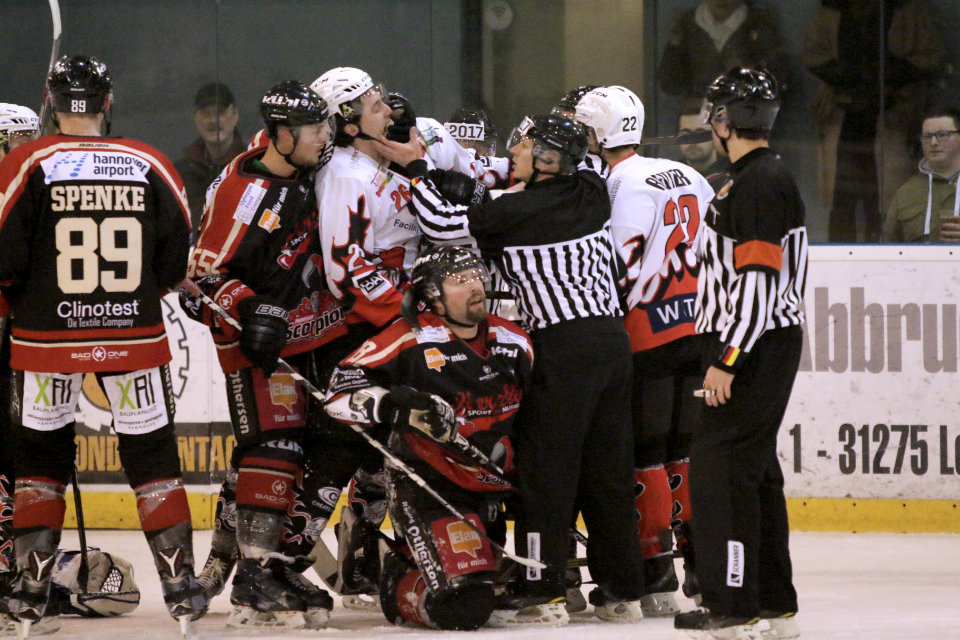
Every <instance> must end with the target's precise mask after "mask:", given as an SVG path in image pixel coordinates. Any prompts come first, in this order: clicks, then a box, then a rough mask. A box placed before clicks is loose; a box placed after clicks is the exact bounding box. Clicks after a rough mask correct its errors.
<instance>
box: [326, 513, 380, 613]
mask: <svg viewBox="0 0 960 640" xmlns="http://www.w3.org/2000/svg"><path fill="white" fill-rule="evenodd" d="M334 532H335V533H336V535H337V575H338V578H337V584H336V587H337V592H338V593H340V594H342V595H370V594H375V593H376V592H377V584H378V582H379V579H380V561H381V555H382V550H381V549H380V544H379V542H380V541H379V535H378V532H377V530H376V529H374V527H373V525H371V524H370V523H369V522H367V521H366V520H364V519H363V518H360V517H359V516H357V514H356V513H355V512H354V511H353V509H351V508H350V507H344V508H343V509H342V510H341V512H340V522H338V523H337V525H336V527H335V528H334Z"/></svg>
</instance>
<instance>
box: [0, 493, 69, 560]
mask: <svg viewBox="0 0 960 640" xmlns="http://www.w3.org/2000/svg"><path fill="white" fill-rule="evenodd" d="M65 493H66V486H64V485H63V484H60V483H59V482H56V481H55V480H51V479H50V478H41V477H33V478H20V479H18V480H17V482H16V490H15V492H14V497H13V526H14V531H15V532H16V542H17V555H18V556H20V555H23V554H22V553H21V551H20V544H19V543H20V541H21V538H22V537H23V535H24V534H26V533H27V532H29V531H31V530H38V529H48V530H51V531H55V532H56V536H55V537H56V542H55V543H54V545H53V550H54V551H56V548H57V545H58V544H59V543H60V531H61V530H62V529H63V516H64V513H66V510H67V502H66V500H65V499H64V494H65ZM23 553H25V551H24V552H23Z"/></svg>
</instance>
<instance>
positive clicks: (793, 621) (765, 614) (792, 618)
mask: <svg viewBox="0 0 960 640" xmlns="http://www.w3.org/2000/svg"><path fill="white" fill-rule="evenodd" d="M796 615H797V614H796V613H794V612H788V613H779V614H778V613H775V612H772V611H761V612H760V622H758V623H757V626H758V627H759V628H760V636H761V637H762V638H763V640H793V638H799V637H800V625H798V624H797V618H796Z"/></svg>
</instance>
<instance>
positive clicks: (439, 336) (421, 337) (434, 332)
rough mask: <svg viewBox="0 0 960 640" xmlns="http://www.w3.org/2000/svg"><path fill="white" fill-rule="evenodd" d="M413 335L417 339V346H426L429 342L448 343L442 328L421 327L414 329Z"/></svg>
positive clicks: (445, 332) (445, 331)
mask: <svg viewBox="0 0 960 640" xmlns="http://www.w3.org/2000/svg"><path fill="white" fill-rule="evenodd" d="M413 335H415V336H416V337H417V344H427V343H430V342H449V341H450V336H449V335H447V330H446V329H444V328H443V327H431V326H427V327H421V328H420V329H415V330H414V332H413Z"/></svg>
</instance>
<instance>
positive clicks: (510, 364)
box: [327, 313, 533, 492]
mask: <svg viewBox="0 0 960 640" xmlns="http://www.w3.org/2000/svg"><path fill="white" fill-rule="evenodd" d="M420 325H421V326H420V327H419V328H416V329H415V328H414V327H412V326H411V325H410V323H409V322H407V321H406V320H403V319H400V320H397V321H395V322H394V323H393V324H391V325H390V326H389V327H387V329H385V330H384V331H382V332H381V333H379V334H377V335H376V336H374V337H373V338H371V339H369V340H367V341H366V342H365V343H363V344H362V345H361V346H360V347H359V348H358V349H357V350H356V351H354V352H353V353H352V354H350V355H349V356H347V357H346V358H345V359H344V360H343V361H342V362H341V363H340V364H339V365H338V366H337V368H336V369H335V370H334V373H333V376H332V377H331V379H330V386H329V391H328V394H327V403H328V404H330V403H335V402H337V401H338V400H340V401H342V400H343V399H344V398H349V396H350V395H351V394H352V393H353V392H354V391H356V390H358V389H362V388H365V387H371V386H378V387H383V388H386V389H390V388H391V387H393V386H395V385H408V386H410V387H413V388H414V389H417V390H418V391H423V392H426V393H432V394H435V395H438V396H440V397H441V398H443V399H444V400H446V401H447V402H448V403H449V404H450V406H452V407H453V408H454V410H455V411H456V412H457V417H458V422H459V431H460V435H462V436H464V437H465V438H466V439H467V440H469V441H470V442H471V443H472V444H474V445H475V446H477V447H478V448H479V449H480V450H482V451H484V452H485V453H486V454H487V455H489V456H490V457H491V459H494V460H497V461H498V464H499V465H500V466H501V467H502V468H503V469H504V470H506V471H507V472H508V473H509V472H510V471H511V469H512V466H513V453H512V448H511V445H510V435H511V434H512V425H513V421H514V418H515V416H516V414H517V409H518V408H519V406H520V400H521V398H522V397H523V392H524V389H525V388H526V386H527V383H528V380H529V376H530V368H531V365H532V361H533V347H532V346H531V343H530V338H529V336H528V335H527V334H526V333H525V332H524V331H523V329H521V328H520V327H518V326H517V325H515V324H513V323H512V322H510V321H509V320H504V319H503V318H499V317H497V316H494V315H488V316H487V320H486V321H485V322H483V323H481V325H480V333H479V334H478V339H477V341H475V342H474V343H471V344H468V343H466V342H464V341H463V340H461V339H460V338H458V337H457V336H455V335H454V334H453V332H451V331H450V329H449V328H448V327H447V326H446V325H445V324H444V323H443V321H442V320H441V319H440V318H439V317H438V316H436V315H434V314H432V313H424V314H421V315H420ZM358 417H359V416H358ZM417 433H418V432H406V431H405V432H399V431H395V432H394V433H392V434H391V437H390V446H391V448H392V449H393V450H394V451H395V453H397V454H398V455H399V456H400V457H401V458H404V459H406V460H410V461H412V462H414V463H419V462H423V463H426V465H429V469H430V470H431V472H432V473H439V474H441V475H442V476H444V477H445V478H446V479H447V480H449V481H451V482H453V483H455V484H456V485H458V486H460V487H462V488H464V489H467V490H470V491H481V492H487V491H506V490H510V489H512V486H511V485H509V484H508V483H505V482H503V481H501V480H500V479H498V478H496V477H495V476H493V475H491V474H490V473H488V472H486V471H484V470H483V469H482V468H481V467H479V466H478V465H477V464H476V463H475V462H474V461H472V460H470V459H469V458H467V457H465V456H464V455H463V454H462V453H460V452H459V450H458V449H456V448H455V447H453V445H446V444H440V443H438V442H436V441H434V440H431V439H430V438H427V437H426V436H423V435H417ZM418 466H424V465H418Z"/></svg>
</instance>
